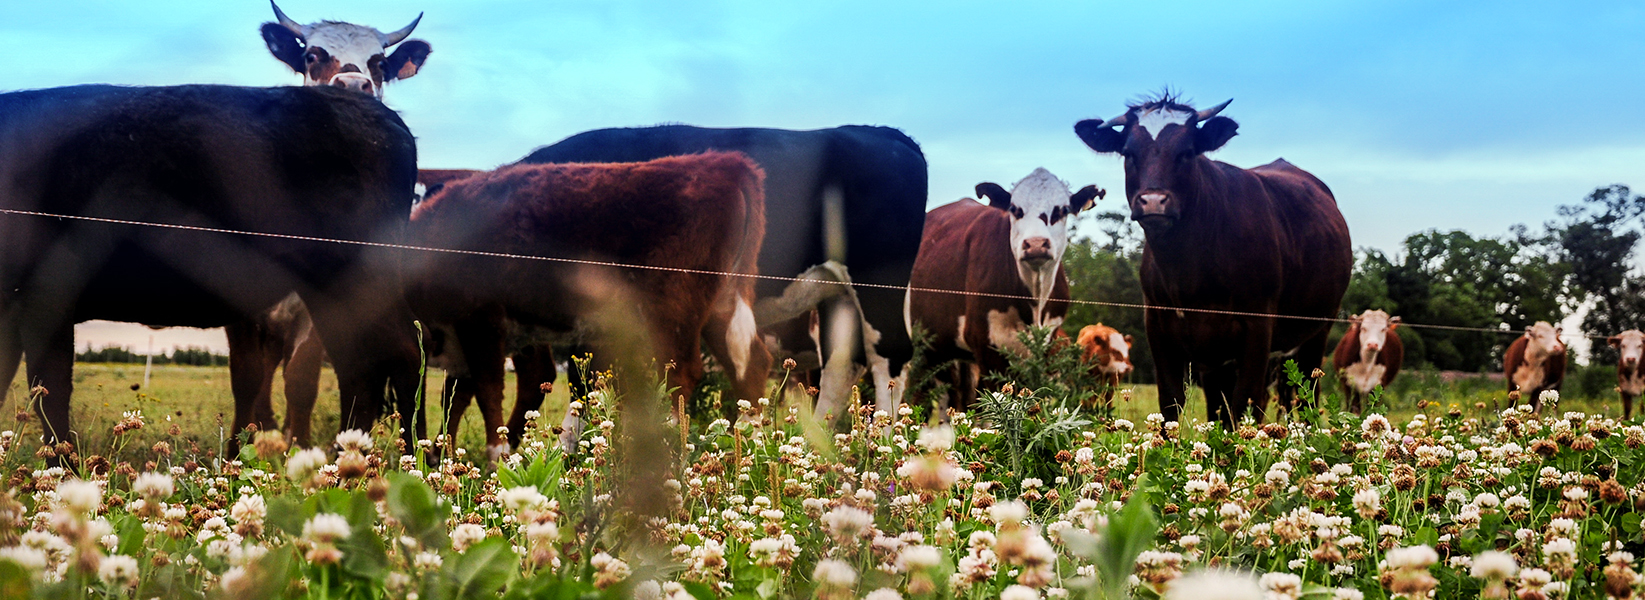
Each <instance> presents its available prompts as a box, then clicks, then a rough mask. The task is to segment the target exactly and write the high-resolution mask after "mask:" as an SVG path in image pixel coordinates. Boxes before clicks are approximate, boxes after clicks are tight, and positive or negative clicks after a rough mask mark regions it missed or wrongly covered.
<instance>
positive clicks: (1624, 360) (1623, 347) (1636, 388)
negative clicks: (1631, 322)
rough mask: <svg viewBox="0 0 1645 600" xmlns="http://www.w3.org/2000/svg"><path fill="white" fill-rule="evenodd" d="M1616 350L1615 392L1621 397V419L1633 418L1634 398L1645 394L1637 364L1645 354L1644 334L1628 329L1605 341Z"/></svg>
mask: <svg viewBox="0 0 1645 600" xmlns="http://www.w3.org/2000/svg"><path fill="white" fill-rule="evenodd" d="M1605 341H1606V343H1609V344H1610V345H1611V346H1612V347H1614V348H1616V350H1617V352H1618V354H1619V356H1618V357H1617V361H1616V390H1617V392H1618V393H1620V394H1621V395H1622V418H1623V420H1627V419H1631V418H1633V414H1634V398H1637V397H1639V395H1640V394H1641V393H1645V373H1641V372H1640V369H1639V362H1640V359H1641V358H1645V357H1642V356H1641V354H1645V333H1641V332H1640V331H1639V330H1638V329H1629V330H1627V331H1624V332H1622V333H1620V334H1618V335H1613V336H1611V337H1610V338H1609V339H1606V340H1605Z"/></svg>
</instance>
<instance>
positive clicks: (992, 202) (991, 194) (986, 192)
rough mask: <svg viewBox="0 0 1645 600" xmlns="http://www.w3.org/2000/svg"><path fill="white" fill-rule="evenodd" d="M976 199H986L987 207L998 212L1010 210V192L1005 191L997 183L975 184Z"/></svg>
mask: <svg viewBox="0 0 1645 600" xmlns="http://www.w3.org/2000/svg"><path fill="white" fill-rule="evenodd" d="M977 197H978V198H987V199H988V205H989V206H992V207H994V208H997V209H1000V210H1006V209H1009V208H1011V192H1007V191H1005V188H1002V187H1000V184H997V183H988V182H986V181H985V182H983V183H979V184H977Z"/></svg>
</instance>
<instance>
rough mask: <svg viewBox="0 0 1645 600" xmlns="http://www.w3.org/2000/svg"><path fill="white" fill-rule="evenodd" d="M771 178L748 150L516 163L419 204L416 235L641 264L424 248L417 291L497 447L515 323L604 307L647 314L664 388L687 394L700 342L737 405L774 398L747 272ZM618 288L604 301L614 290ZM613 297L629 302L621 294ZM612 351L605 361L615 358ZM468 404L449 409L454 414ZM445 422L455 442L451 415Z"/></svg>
mask: <svg viewBox="0 0 1645 600" xmlns="http://www.w3.org/2000/svg"><path fill="white" fill-rule="evenodd" d="M761 177H762V175H761V173H760V170H759V168H758V167H756V166H755V165H754V164H753V163H752V162H750V161H749V160H748V158H747V157H744V156H743V155H741V154H737V153H727V152H710V153H703V154H695V155H688V156H679V157H671V158H664V159H659V160H655V161H650V162H643V163H624V164H609V165H598V164H573V165H515V166H510V167H504V168H502V169H498V170H497V171H493V172H491V173H488V174H482V175H476V176H473V177H469V178H465V179H460V180H456V181H452V182H449V183H447V184H445V185H444V186H443V187H442V188H441V189H439V190H437V191H436V192H435V193H434V194H432V195H431V196H430V197H429V198H428V199H427V200H424V201H423V202H422V203H421V204H419V205H417V208H416V210H415V211H414V213H413V214H412V217H411V237H412V239H413V241H414V243H416V244H418V245H422V246H427V247H434V248H452V249H460V250H474V251H483V252H501V253H509V254H516V255H525V256H539V257H553V258H561V259H571V260H576V261H606V262H611V263H616V264H621V265H634V266H637V267H639V268H632V267H630V268H620V267H615V266H609V267H608V266H601V265H590V264H587V263H578V264H573V263H567V262H555V261H537V260H525V259H518V258H493V257H485V256H476V255H472V254H451V253H440V252H429V253H426V254H423V255H420V256H418V257H416V260H415V261H413V263H412V267H411V269H412V270H411V271H409V272H410V273H412V274H413V276H412V278H411V281H410V285H409V288H408V292H407V297H408V298H409V299H410V300H411V302H412V305H413V308H414V309H415V310H416V312H417V315H418V317H420V318H422V319H424V320H425V321H428V322H431V323H435V324H439V325H441V326H442V327H446V328H449V329H450V331H451V332H452V335H453V338H454V341H455V343H456V350H455V351H456V353H457V355H458V356H460V360H461V362H462V365H461V367H460V368H458V369H455V370H456V371H457V372H458V374H459V375H467V376H469V377H472V378H474V381H475V384H474V385H475V391H476V392H477V393H478V397H479V402H480V409H481V413H482V414H483V415H484V417H485V421H486V436H487V440H486V442H487V445H488V447H489V448H490V450H491V453H492V455H493V456H498V455H501V454H502V453H504V452H506V451H507V446H506V445H505V441H504V440H503V438H502V436H501V435H500V434H499V433H498V431H497V428H498V427H499V426H501V425H502V424H503V420H502V405H503V351H504V345H505V340H504V334H505V332H506V327H507V323H508V322H514V323H518V324H521V325H528V326H537V327H545V328H549V329H554V330H558V331H573V330H583V331H592V332H593V333H594V334H595V335H594V339H593V341H594V344H595V346H596V352H595V356H596V358H597V359H598V358H600V357H601V356H602V352H601V351H600V350H599V349H600V347H601V344H602V342H603V341H604V340H607V339H608V338H607V334H610V333H612V332H611V331H610V330H609V329H606V328H604V326H602V325H601V324H600V323H601V322H600V321H598V320H597V319H595V316H596V313H597V312H598V311H601V310H607V309H618V308H620V309H623V310H628V309H632V310H635V311H637V312H638V313H639V314H638V317H637V318H638V319H639V321H638V322H634V321H626V322H624V323H621V324H620V325H642V326H643V329H644V332H645V333H646V334H648V336H649V338H650V340H651V344H652V345H653V347H654V349H655V351H656V356H657V357H658V359H659V364H667V365H670V366H669V368H668V383H669V384H670V386H672V387H675V388H677V389H678V390H681V393H690V392H689V390H691V389H693V388H694V387H695V386H696V384H697V381H698V380H699V379H700V378H701V376H702V370H703V364H702V355H701V350H700V345H699V343H700V340H706V341H707V342H708V347H709V350H710V351H711V352H712V353H713V354H714V356H715V358H716V359H717V360H719V361H720V364H722V365H725V366H726V371H727V374H728V375H729V376H730V377H731V378H732V379H733V381H734V386H735V394H736V396H737V397H738V398H748V399H753V398H758V397H759V396H760V395H761V393H762V392H763V391H764V386H765V381H766V374H767V371H768V369H769V368H770V360H771V359H770V355H769V354H768V353H767V351H766V349H765V345H764V343H763V342H762V341H761V340H760V338H759V336H758V334H757V331H756V329H755V327H754V316H753V312H752V308H751V306H752V303H753V301H754V296H753V288H754V279H753V278H752V277H738V276H736V275H737V274H740V275H753V274H755V273H757V272H758V271H757V268H756V260H757V257H758V256H759V252H760V241H761V240H762V239H764V234H765V231H764V227H765V219H764V215H763V210H764V207H765V203H764V202H763V200H762V198H761V187H760V186H761ZM611 289H618V290H619V291H616V292H611V293H610V295H609V296H608V297H605V296H602V294H606V290H611ZM614 298H627V300H624V301H620V303H621V305H620V306H618V305H617V303H618V302H619V301H617V300H614ZM606 355H607V356H609V354H606ZM463 408H466V407H464V406H457V405H455V404H453V406H452V407H451V409H452V410H453V411H454V412H453V413H452V414H454V415H460V414H461V411H462V409H463ZM450 426H451V427H452V428H453V429H452V430H451V433H452V434H453V435H454V434H455V433H456V430H455V429H454V428H455V427H456V426H457V423H456V421H455V419H453V420H452V422H451V424H450Z"/></svg>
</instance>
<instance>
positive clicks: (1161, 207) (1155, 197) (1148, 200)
mask: <svg viewBox="0 0 1645 600" xmlns="http://www.w3.org/2000/svg"><path fill="white" fill-rule="evenodd" d="M1170 200H1171V197H1170V196H1169V195H1167V194H1165V193H1164V192H1153V191H1150V192H1143V193H1142V194H1141V195H1139V196H1137V202H1138V203H1139V204H1141V205H1142V214H1145V215H1163V214H1165V206H1166V203H1168V202H1170Z"/></svg>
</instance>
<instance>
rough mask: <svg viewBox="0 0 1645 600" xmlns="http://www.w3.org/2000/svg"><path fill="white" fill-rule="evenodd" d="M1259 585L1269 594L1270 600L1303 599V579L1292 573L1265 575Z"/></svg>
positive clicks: (1276, 572) (1258, 582)
mask: <svg viewBox="0 0 1645 600" xmlns="http://www.w3.org/2000/svg"><path fill="white" fill-rule="evenodd" d="M1257 585H1258V586H1260V587H1262V589H1263V590H1264V591H1266V592H1268V598H1269V599H1270V600H1281V599H1284V600H1297V599H1298V598H1301V597H1302V578H1301V577H1298V576H1296V575H1293V574H1291V573H1281V572H1278V571H1275V572H1272V573H1264V574H1263V575H1262V579H1260V580H1258V581H1257Z"/></svg>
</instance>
